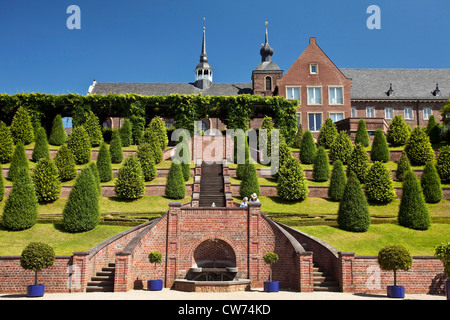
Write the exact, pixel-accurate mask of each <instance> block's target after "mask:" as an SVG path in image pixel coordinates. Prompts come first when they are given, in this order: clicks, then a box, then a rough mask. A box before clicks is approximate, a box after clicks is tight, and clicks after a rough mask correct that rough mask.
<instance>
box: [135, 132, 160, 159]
mask: <svg viewBox="0 0 450 320" xmlns="http://www.w3.org/2000/svg"><path fill="white" fill-rule="evenodd" d="M141 143H148V144H150V146H151V147H152V157H153V160H154V161H155V163H156V164H158V163H160V162H161V161H162V158H163V152H162V149H161V145H160V144H159V140H158V137H157V136H156V133H155V132H153V131H152V130H151V129H150V128H147V129H146V130H145V131H144V134H143V135H142V138H141V141H140V142H139V144H141Z"/></svg>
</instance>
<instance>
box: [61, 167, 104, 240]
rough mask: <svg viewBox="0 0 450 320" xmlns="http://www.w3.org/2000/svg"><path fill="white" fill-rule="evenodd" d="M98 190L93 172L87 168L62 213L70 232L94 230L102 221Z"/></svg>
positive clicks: (82, 171) (65, 226)
mask: <svg viewBox="0 0 450 320" xmlns="http://www.w3.org/2000/svg"><path fill="white" fill-rule="evenodd" d="M93 195H95V196H93ZM97 195H98V189H97V186H96V182H95V178H94V176H93V174H92V170H91V169H90V168H89V167H88V166H85V167H84V168H83V170H81V173H80V174H79V176H78V177H77V179H76V181H75V184H74V186H73V188H72V191H71V192H70V194H69V197H68V199H67V202H66V205H65V206H64V210H63V213H62V221H63V224H64V228H65V229H66V231H68V232H83V231H88V230H92V229H94V228H95V227H96V226H97V224H98V222H99V220H100V208H99V197H98V196H97Z"/></svg>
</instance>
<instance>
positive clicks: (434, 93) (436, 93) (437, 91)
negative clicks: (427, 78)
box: [432, 83, 441, 97]
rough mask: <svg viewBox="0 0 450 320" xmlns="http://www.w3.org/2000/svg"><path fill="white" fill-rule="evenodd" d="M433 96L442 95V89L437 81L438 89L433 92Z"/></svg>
mask: <svg viewBox="0 0 450 320" xmlns="http://www.w3.org/2000/svg"><path fill="white" fill-rule="evenodd" d="M432 94H433V96H435V97H439V96H440V95H441V90H439V85H438V84H437V83H436V89H434V91H433V92H432Z"/></svg>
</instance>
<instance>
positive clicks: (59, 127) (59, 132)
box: [48, 114, 67, 146]
mask: <svg viewBox="0 0 450 320" xmlns="http://www.w3.org/2000/svg"><path fill="white" fill-rule="evenodd" d="M48 142H49V143H50V144H51V145H53V146H62V145H63V144H64V143H66V142H67V133H66V130H64V125H63V121H62V118H61V115H59V114H58V115H56V117H55V118H54V119H53V125H52V131H51V132H50V137H49V139H48Z"/></svg>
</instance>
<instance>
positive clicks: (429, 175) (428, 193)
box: [420, 161, 443, 203]
mask: <svg viewBox="0 0 450 320" xmlns="http://www.w3.org/2000/svg"><path fill="white" fill-rule="evenodd" d="M420 184H421V186H422V191H423V196H424V198H425V202H427V203H438V202H439V201H441V200H442V198H443V192H442V185H441V178H440V177H439V175H438V173H437V170H436V167H435V165H434V162H433V161H429V162H427V164H426V165H425V169H424V170H423V174H422V178H421V179H420Z"/></svg>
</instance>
